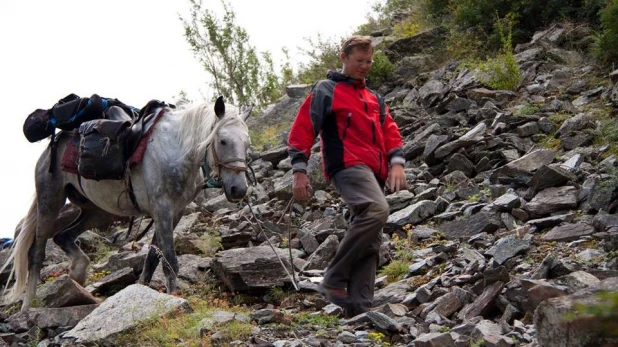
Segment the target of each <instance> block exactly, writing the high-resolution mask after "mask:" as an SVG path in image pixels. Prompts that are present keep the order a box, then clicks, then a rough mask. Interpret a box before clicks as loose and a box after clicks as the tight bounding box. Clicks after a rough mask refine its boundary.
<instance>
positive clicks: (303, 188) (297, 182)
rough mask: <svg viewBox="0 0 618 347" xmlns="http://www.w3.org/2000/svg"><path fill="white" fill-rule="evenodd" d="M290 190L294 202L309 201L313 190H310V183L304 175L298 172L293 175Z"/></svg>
mask: <svg viewBox="0 0 618 347" xmlns="http://www.w3.org/2000/svg"><path fill="white" fill-rule="evenodd" d="M292 190H293V192H294V199H296V201H305V200H308V199H309V197H310V196H311V194H313V188H311V183H310V182H309V177H307V174H306V173H304V172H300V171H298V172H295V173H294V174H293V181H292Z"/></svg>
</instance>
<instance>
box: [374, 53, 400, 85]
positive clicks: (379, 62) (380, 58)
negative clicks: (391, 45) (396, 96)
mask: <svg viewBox="0 0 618 347" xmlns="http://www.w3.org/2000/svg"><path fill="white" fill-rule="evenodd" d="M394 71H395V66H394V65H393V63H391V62H390V60H388V57H387V56H386V55H385V54H384V53H383V52H382V51H376V52H375V53H374V54H373V65H372V66H371V71H370V72H369V74H368V75H367V81H368V84H369V87H371V88H377V87H379V86H380V85H381V84H382V83H385V82H388V81H389V80H390V79H391V77H392V76H393V72H394Z"/></svg>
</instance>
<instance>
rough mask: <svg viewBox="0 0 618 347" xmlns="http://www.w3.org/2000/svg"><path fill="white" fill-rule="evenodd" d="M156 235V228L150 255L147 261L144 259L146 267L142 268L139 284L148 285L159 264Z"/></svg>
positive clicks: (149, 251)
mask: <svg viewBox="0 0 618 347" xmlns="http://www.w3.org/2000/svg"><path fill="white" fill-rule="evenodd" d="M156 235H157V231H156V230H155V233H154V235H153V236H152V242H150V249H149V250H148V256H146V261H144V268H143V270H142V274H141V275H140V277H139V284H143V285H148V284H149V283H150V281H151V280H152V275H153V274H154V272H155V270H156V269H157V266H158V265H159V256H158V255H157V251H156V248H155V247H158V245H157V236H156Z"/></svg>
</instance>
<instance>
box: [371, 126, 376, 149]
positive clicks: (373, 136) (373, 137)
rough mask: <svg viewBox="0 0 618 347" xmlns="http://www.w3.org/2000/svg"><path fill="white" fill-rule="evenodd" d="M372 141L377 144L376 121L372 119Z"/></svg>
mask: <svg viewBox="0 0 618 347" xmlns="http://www.w3.org/2000/svg"><path fill="white" fill-rule="evenodd" d="M371 143H373V144H374V145H375V144H376V122H375V121H371Z"/></svg>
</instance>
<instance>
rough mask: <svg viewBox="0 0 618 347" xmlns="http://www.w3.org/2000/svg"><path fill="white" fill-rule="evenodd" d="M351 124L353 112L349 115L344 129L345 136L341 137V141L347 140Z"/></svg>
mask: <svg viewBox="0 0 618 347" xmlns="http://www.w3.org/2000/svg"><path fill="white" fill-rule="evenodd" d="M350 123H352V112H350V113H348V120H347V121H346V123H345V128H343V135H342V136H341V140H343V139H345V134H346V133H347V132H348V128H349V127H350Z"/></svg>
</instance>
